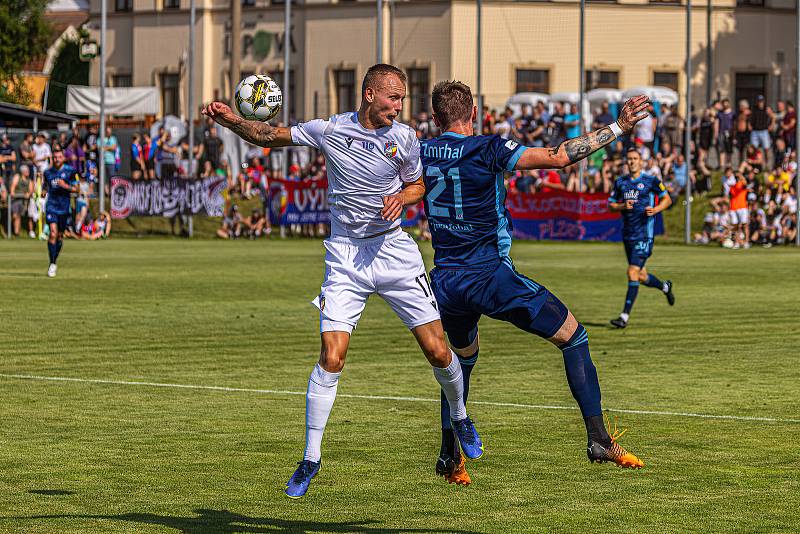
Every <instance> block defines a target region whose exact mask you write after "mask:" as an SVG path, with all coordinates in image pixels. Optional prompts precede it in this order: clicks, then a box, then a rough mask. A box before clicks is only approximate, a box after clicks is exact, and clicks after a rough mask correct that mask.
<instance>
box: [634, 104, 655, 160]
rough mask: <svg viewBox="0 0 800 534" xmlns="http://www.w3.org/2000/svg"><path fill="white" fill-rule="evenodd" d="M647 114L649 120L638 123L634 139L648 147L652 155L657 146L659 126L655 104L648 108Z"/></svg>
mask: <svg viewBox="0 0 800 534" xmlns="http://www.w3.org/2000/svg"><path fill="white" fill-rule="evenodd" d="M647 114H648V117H647V118H645V119H642V120H640V121H639V122H637V123H636V127H635V128H634V137H635V139H639V140H641V141H642V143H643V144H644V146H646V147H647V150H648V151H649V152H650V153H652V152H653V148H654V146H655V145H654V143H655V139H656V126H657V125H658V119H656V116H655V109H654V108H653V104H650V105H649V106H648V107H647Z"/></svg>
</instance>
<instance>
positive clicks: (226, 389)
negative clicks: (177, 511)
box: [0, 373, 800, 423]
mask: <svg viewBox="0 0 800 534" xmlns="http://www.w3.org/2000/svg"><path fill="white" fill-rule="evenodd" d="M0 378H16V379H20V380H41V381H47V382H78V383H83V384H110V385H117V386H146V387H156V388H175V389H199V390H210V391H223V392H236V393H261V394H264V395H305V394H306V392H305V391H288V390H280V389H254V388H233V387H226V386H200V385H195V384H170V383H164V382H140V381H129V380H104V379H99V378H72V377H66V376H38V375H16V374H5V373H0ZM337 397H341V398H346V399H363V400H381V401H386V400H390V401H402V402H430V403H438V402H439V399H426V398H423V397H394V396H388V395H353V394H347V393H339V394H337ZM469 404H479V405H481V406H496V407H500V408H524V409H528V410H577V409H578V408H577V407H575V406H556V405H547V404H522V403H516V402H492V401H470V403H469ZM606 411H608V412H616V413H629V414H635V415H662V416H667V417H692V418H695V419H722V420H728V421H759V422H766V423H800V419H780V418H776V417H755V416H747V415H714V414H705V413H691V412H664V411H657V410H626V409H623V408H606Z"/></svg>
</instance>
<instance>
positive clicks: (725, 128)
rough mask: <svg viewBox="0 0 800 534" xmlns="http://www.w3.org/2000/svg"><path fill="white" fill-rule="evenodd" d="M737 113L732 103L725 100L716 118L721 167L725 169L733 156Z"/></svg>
mask: <svg viewBox="0 0 800 534" xmlns="http://www.w3.org/2000/svg"><path fill="white" fill-rule="evenodd" d="M735 115H736V113H735V112H734V111H733V108H732V107H731V101H730V100H729V99H727V98H723V99H722V102H720V104H719V109H718V111H717V117H716V127H715V130H716V132H717V135H716V140H717V153H718V154H719V167H721V168H724V167H727V166H728V165H730V164H731V157H732V155H733V119H734V116H735Z"/></svg>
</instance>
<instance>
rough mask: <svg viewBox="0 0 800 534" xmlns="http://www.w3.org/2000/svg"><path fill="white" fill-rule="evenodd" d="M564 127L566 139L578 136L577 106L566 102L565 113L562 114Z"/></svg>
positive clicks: (578, 115)
mask: <svg viewBox="0 0 800 534" xmlns="http://www.w3.org/2000/svg"><path fill="white" fill-rule="evenodd" d="M564 128H566V136H567V139H572V138H574V137H580V135H581V116H580V114H579V113H578V106H574V105H572V104H567V106H566V114H565V115H564Z"/></svg>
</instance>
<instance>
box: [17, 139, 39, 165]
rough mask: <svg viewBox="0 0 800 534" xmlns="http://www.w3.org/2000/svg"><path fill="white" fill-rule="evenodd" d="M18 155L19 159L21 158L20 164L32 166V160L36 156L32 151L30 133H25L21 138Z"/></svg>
mask: <svg viewBox="0 0 800 534" xmlns="http://www.w3.org/2000/svg"><path fill="white" fill-rule="evenodd" d="M19 155H20V159H22V165H27V166H29V167H33V166H34V163H33V160H34V158H35V157H36V153H35V152H34V151H33V134H32V133H26V134H25V137H24V138H23V139H22V143H20V145H19ZM31 171H33V169H31Z"/></svg>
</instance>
